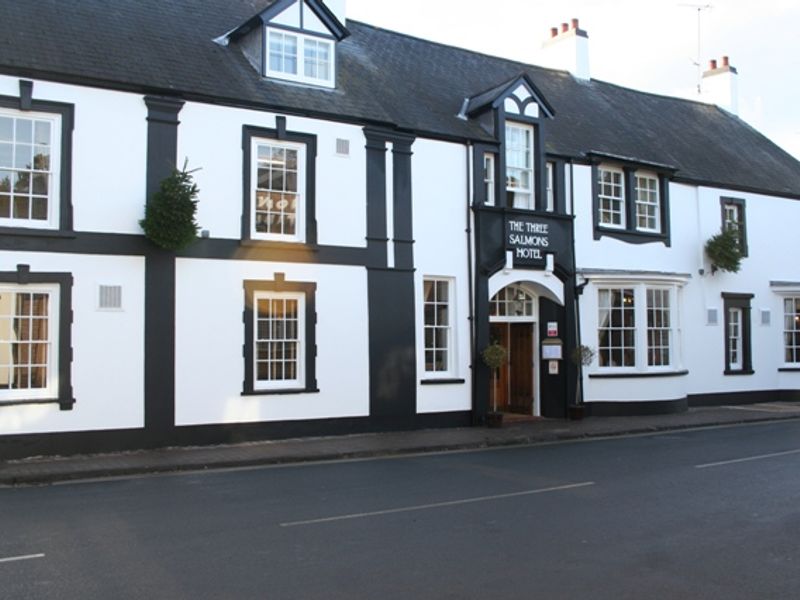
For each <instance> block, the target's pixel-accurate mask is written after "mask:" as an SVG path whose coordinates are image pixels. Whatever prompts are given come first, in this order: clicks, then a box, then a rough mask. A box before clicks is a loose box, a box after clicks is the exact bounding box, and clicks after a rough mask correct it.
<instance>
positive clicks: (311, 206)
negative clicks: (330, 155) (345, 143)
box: [242, 117, 317, 247]
mask: <svg viewBox="0 0 800 600" xmlns="http://www.w3.org/2000/svg"><path fill="white" fill-rule="evenodd" d="M253 139H264V140H273V141H275V142H279V143H280V142H293V143H295V144H304V145H305V147H306V152H305V155H306V164H305V165H303V169H305V192H306V193H305V198H303V199H302V202H303V203H304V204H303V207H304V208H303V210H304V211H305V215H304V216H305V232H304V233H305V240H303V241H296V240H290V239H286V240H261V239H257V238H254V237H253V222H252V216H251V213H252V208H253V206H252V184H253V182H252V180H251V171H252V166H253V165H252V161H253V156H252V145H253V144H252V142H253ZM242 152H243V160H242V163H243V164H242V182H243V199H242V241H243V242H245V243H247V244H248V245H260V246H261V245H263V246H273V247H276V246H284V247H286V246H303V245H306V246H313V245H316V243H317V219H316V187H317V186H316V181H317V170H316V164H317V136H316V135H313V134H309V133H301V132H296V131H286V119H285V117H278V118H277V127H276V128H275V129H270V128H265V127H256V126H254V125H244V126H243V127H242Z"/></svg>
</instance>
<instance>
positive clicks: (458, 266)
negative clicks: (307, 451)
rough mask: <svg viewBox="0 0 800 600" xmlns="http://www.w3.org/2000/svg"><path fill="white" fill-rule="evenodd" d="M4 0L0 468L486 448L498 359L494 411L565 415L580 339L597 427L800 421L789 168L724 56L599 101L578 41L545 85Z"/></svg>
mask: <svg viewBox="0 0 800 600" xmlns="http://www.w3.org/2000/svg"><path fill="white" fill-rule="evenodd" d="M2 4H3V10H2V14H3V21H4V32H5V33H4V35H5V36H6V41H5V43H4V44H3V45H2V48H1V49H0V458H9V457H16V456H26V455H33V454H41V453H71V452H84V451H93V450H108V449H124V448H140V447H152V446H158V445H180V444H198V443H217V442H227V441H236V440H247V439H262V438H278V437H287V436H307V435H318V434H333V433H345V432H357V431H376V430H388V429H402V428H416V427H440V426H455V425H467V424H480V423H482V422H483V420H484V418H485V415H486V412H487V410H488V409H489V399H490V372H489V369H488V368H487V367H486V366H485V365H484V364H483V363H482V361H481V359H480V350H482V349H483V348H484V347H485V346H486V345H487V344H488V343H489V342H490V340H492V339H496V340H499V341H501V342H502V343H503V344H505V345H506V346H507V347H508V348H509V350H510V358H509V365H508V366H507V367H506V368H504V369H503V370H502V373H501V376H500V385H499V386H498V389H499V390H500V392H499V393H498V398H497V399H498V401H499V404H500V407H501V408H502V409H504V410H511V411H515V412H523V413H528V414H532V415H544V416H548V417H563V416H565V414H566V410H567V406H568V404H569V403H571V402H573V399H574V398H575V396H576V387H577V386H576V382H577V372H576V367H575V366H574V365H573V364H572V362H571V361H570V360H569V359H568V357H569V354H570V351H571V350H572V349H573V348H575V347H576V345H578V344H580V343H583V344H586V345H588V346H591V347H593V348H594V349H596V350H597V357H596V358H595V360H594V362H593V363H592V364H591V365H590V366H588V367H585V368H584V370H583V373H582V378H583V379H582V394H583V399H584V401H585V403H586V410H587V412H588V413H589V414H595V415H604V414H635V413H642V412H671V411H681V410H685V409H686V408H687V406H691V405H698V404H709V403H735V402H742V401H753V400H776V399H795V400H797V399H800V267H799V266H798V261H797V255H798V245H797V239H798V238H797V226H798V223H800V164H799V163H798V162H797V161H795V160H794V159H793V158H791V157H790V156H789V155H787V154H786V153H784V152H783V151H782V150H780V149H779V148H778V147H777V146H775V145H774V144H773V143H771V142H770V141H769V140H768V139H766V138H765V137H763V136H762V135H761V134H759V133H758V132H757V131H755V130H753V129H752V128H751V127H749V126H748V125H747V124H746V123H744V122H743V121H742V120H740V119H739V118H738V117H737V116H735V98H734V97H732V96H731V95H730V93H731V91H732V90H735V78H736V71H735V69H733V68H732V67H731V66H730V65H729V64H728V63H727V60H726V61H724V62H723V63H720V64H719V65H713V67H714V68H712V69H710V70H709V71H708V72H707V73H706V88H707V90H708V91H709V93H715V94H718V95H721V96H724V95H725V93H727V94H728V97H727V98H724V97H721V96H720V97H718V98H715V99H714V102H716V104H711V103H702V102H690V101H686V100H680V99H676V98H670V97H664V96H656V95H651V94H646V93H642V92H638V91H633V90H630V89H625V88H622V87H618V86H615V85H611V84H609V83H604V82H601V81H596V80H592V79H591V78H590V76H589V63H588V51H587V44H588V38H587V35H586V33H585V32H584V31H582V30H581V29H580V28H579V26H578V23H577V22H573V23H572V25H566V26H564V28H563V30H554V31H553V32H552V38H551V39H550V40H549V41H548V42H547V44H546V45H547V50H548V52H549V57H550V59H552V61H553V63H552V64H550V65H549V66H550V67H553V68H543V67H539V66H532V65H528V64H522V63H517V62H512V61H509V60H504V59H499V58H495V57H491V56H486V55H482V54H477V53H474V52H469V51H466V50H462V49H459V48H453V47H447V46H442V45H439V44H434V43H431V42H427V41H423V40H419V39H415V38H412V37H408V36H405V35H402V34H399V33H395V32H391V31H386V30H383V29H379V28H376V27H372V26H369V25H366V24H363V23H359V22H353V21H346V20H345V14H344V12H345V2H344V0H332V1H329V2H326V3H323V2H322V1H320V0H305V1H303V0H172V1H171V2H168V3H165V2H162V1H160V0H135V1H133V0H130V1H129V0H119V1H117V2H113V3H109V2H101V1H100V0H81V1H79V2H74V3H70V5H69V6H68V7H66V6H65V5H64V4H63V3H58V2H55V0H28V1H26V2H16V1H12V0H2ZM532 43H533V42H532ZM726 103H727V104H726ZM719 105H724V106H725V107H726V108H725V109H723V108H720V106H719ZM187 160H188V165H189V168H190V169H192V168H197V169H199V170H198V171H196V173H195V180H196V182H197V184H198V186H199V188H200V196H199V204H198V215H197V216H198V222H199V223H200V225H201V228H202V229H203V236H202V237H201V238H200V239H198V241H197V242H196V243H194V244H193V245H191V246H190V247H189V248H188V249H187V250H185V251H181V252H178V253H177V254H176V253H171V252H166V251H162V250H159V249H157V248H156V247H155V246H153V245H152V244H151V243H150V242H149V241H148V240H146V239H145V237H144V236H143V234H142V231H141V229H140V226H139V224H138V222H139V219H141V218H142V216H143V211H144V205H145V202H146V199H147V198H148V197H150V196H151V194H152V193H153V192H154V191H155V190H156V189H157V188H158V185H159V182H160V181H161V180H162V179H163V178H164V177H165V176H167V175H168V174H169V173H170V172H171V170H172V169H173V168H174V167H175V166H176V165H177V166H182V165H183V164H184V161H187ZM732 226H735V227H738V228H739V230H740V231H741V232H742V243H743V244H745V247H746V250H747V257H746V258H745V259H744V260H743V265H742V269H741V271H740V272H739V273H736V274H731V273H726V272H717V273H715V274H712V273H711V269H710V264H709V262H708V259H707V258H705V256H704V252H703V246H704V243H705V241H706V240H707V239H708V238H709V237H711V236H712V235H714V234H715V233H717V232H719V230H720V229H721V228H722V227H732ZM559 347H560V354H561V357H562V358H561V360H558V358H557V357H558V355H559Z"/></svg>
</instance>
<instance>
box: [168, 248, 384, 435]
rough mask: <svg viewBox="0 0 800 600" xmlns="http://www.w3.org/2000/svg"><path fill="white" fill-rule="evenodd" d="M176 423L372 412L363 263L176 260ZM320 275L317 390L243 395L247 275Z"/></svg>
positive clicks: (312, 279)
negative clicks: (307, 263) (312, 263)
mask: <svg viewBox="0 0 800 600" xmlns="http://www.w3.org/2000/svg"><path fill="white" fill-rule="evenodd" d="M176 270H177V291H176V310H175V312H176V323H175V328H176V344H175V356H176V364H175V421H176V424H177V425H200V424H217V423H251V422H262V421H291V420H303V419H323V418H335V417H363V416H367V415H368V414H369V347H368V331H367V323H368V320H367V274H366V270H365V269H364V268H362V267H338V266H319V265H303V264H281V263H264V262H258V261H233V260H192V259H179V260H178V261H177V267H176ZM275 273H284V274H285V275H286V280H287V281H300V282H316V284H317V292H316V310H317V328H316V343H317V360H316V370H317V384H318V388H319V390H320V392H319V393H316V394H296V395H295V394H289V395H263V396H262V395H259V396H242V382H243V380H244V359H243V357H242V347H243V344H244V325H243V323H242V312H243V311H244V291H243V282H244V280H274V278H275Z"/></svg>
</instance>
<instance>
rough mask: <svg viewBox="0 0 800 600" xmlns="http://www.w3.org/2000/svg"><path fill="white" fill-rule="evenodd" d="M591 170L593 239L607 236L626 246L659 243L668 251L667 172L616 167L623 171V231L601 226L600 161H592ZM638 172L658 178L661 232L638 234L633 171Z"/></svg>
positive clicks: (646, 167)
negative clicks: (648, 173) (626, 244)
mask: <svg viewBox="0 0 800 600" xmlns="http://www.w3.org/2000/svg"><path fill="white" fill-rule="evenodd" d="M591 167H592V223H593V225H594V239H595V240H599V239H600V238H602V237H604V236H605V237H610V238H614V239H617V240H620V241H622V242H626V243H628V244H652V243H657V242H661V243H663V244H664V246H666V247H667V248H669V247H670V246H672V238H671V228H670V210H669V177H668V170H667V169H663V168H662V169H658V168H656V167H652V166H650V165H644V166H642V165H638V166H637V165H636V163H629V162H623V163H621V164H620V165H619V167H620V168H622V171H623V178H622V179H623V185H624V187H625V189H624V190H623V197H624V199H625V206H624V207H623V209H624V211H625V228H624V229H620V228H614V227H606V226H604V225H602V224H601V223H600V182H599V180H598V177H599V170H600V162H599V161H598V160H593V161H592V162H591ZM638 170H643V171H652V172H654V173H655V174H656V176H657V177H658V194H659V210H660V215H659V216H660V219H661V232H660V233H656V232H651V231H641V230H639V229H638V228H637V226H636V223H637V219H636V172H637V171H638Z"/></svg>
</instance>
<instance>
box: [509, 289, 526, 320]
mask: <svg viewBox="0 0 800 600" xmlns="http://www.w3.org/2000/svg"><path fill="white" fill-rule="evenodd" d="M512 306H513V308H514V314H515V315H517V316H518V317H519V316H521V315H524V314H525V292H523V291H522V290H517V294H516V297H515V298H514V301H513V302H512Z"/></svg>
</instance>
